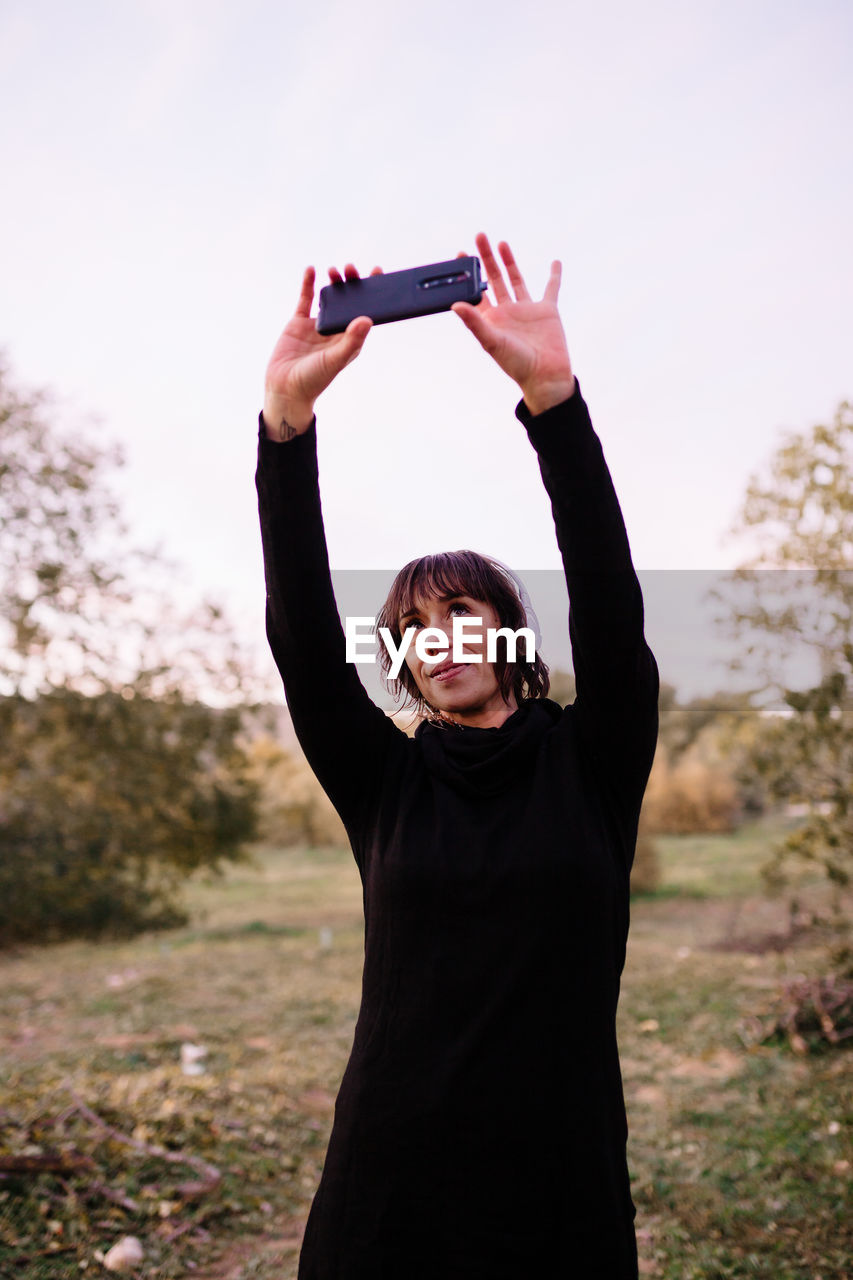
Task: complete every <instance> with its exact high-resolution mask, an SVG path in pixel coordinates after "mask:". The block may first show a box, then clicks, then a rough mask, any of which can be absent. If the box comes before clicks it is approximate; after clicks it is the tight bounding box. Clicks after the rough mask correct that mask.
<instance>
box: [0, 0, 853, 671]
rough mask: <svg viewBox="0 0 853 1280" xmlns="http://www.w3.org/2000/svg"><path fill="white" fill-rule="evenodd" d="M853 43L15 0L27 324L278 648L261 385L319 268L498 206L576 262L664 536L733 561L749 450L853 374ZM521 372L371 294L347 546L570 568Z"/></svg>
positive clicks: (537, 263) (572, 282)
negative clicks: (266, 623)
mask: <svg viewBox="0 0 853 1280" xmlns="http://www.w3.org/2000/svg"><path fill="white" fill-rule="evenodd" d="M851 47H853V10H852V9H851V8H850V6H849V5H848V4H845V3H841V2H838V3H835V2H829V0H813V2H812V3H809V4H808V5H807V4H805V3H804V2H800V3H791V2H788V0H719V2H717V3H712V2H711V0H700V2H698V3H684V2H681V3H669V2H668V0H663V2H662V0H650V3H649V4H647V5H645V6H638V5H635V4H633V3H627V2H625V0H601V2H599V3H596V4H594V5H593V4H590V3H583V4H580V3H573V2H572V0H568V2H566V0H562V2H561V3H550V2H548V3H546V2H543V0H532V2H531V3H527V4H525V5H524V6H512V9H511V10H510V9H509V7H507V8H505V9H502V8H501V6H499V5H497V4H495V3H494V2H491V3H485V2H481V0H472V2H470V3H466V2H465V0H455V3H453V4H451V3H449V2H448V0H437V2H435V3H433V4H431V5H430V6H428V7H425V6H422V5H418V6H414V5H412V6H407V5H403V4H400V3H399V2H398V3H393V2H392V0H365V2H364V3H361V4H353V3H352V2H351V0H347V2H346V3H344V2H343V0H340V2H339V0H332V2H330V3H319V2H318V3H314V4H311V5H305V4H304V3H303V4H296V3H292V2H290V0H278V2H277V3H275V4H273V3H270V2H269V0H240V3H235V2H231V0H120V2H119V3H116V2H115V0H112V2H111V3H107V2H106V0H77V2H76V3H75V4H73V5H69V4H66V3H57V2H45V0H26V2H25V3H24V2H23V0H0V160H2V172H3V177H4V198H3V200H2V202H0V299H2V306H0V347H2V348H3V349H5V352H6V355H7V357H8V359H9V361H10V363H11V367H12V371H13V376H14V377H15V379H16V380H17V381H18V382H19V383H20V384H22V385H24V386H50V387H51V388H53V390H54V392H55V393H56V395H57V397H58V401H59V404H58V408H57V411H56V412H57V417H58V420H59V421H60V424H62V423H65V424H66V425H68V427H69V428H70V429H75V430H80V431H91V432H93V433H95V434H97V436H98V438H102V439H104V440H110V441H118V442H120V443H121V444H122V446H123V448H124V451H125V454H126V458H127V463H126V466H125V468H124V470H123V472H122V474H121V476H120V478H119V481H118V487H119V489H120V492H121V495H122V501H123V504H124V508H125V512H126V515H127V517H128V519H129V521H130V523H131V526H132V528H133V530H134V536H135V538H136V540H137V541H138V542H141V543H145V544H149V543H157V544H159V545H161V546H162V548H163V550H164V552H165V553H166V554H167V555H168V556H169V557H170V558H171V559H173V560H175V561H177V562H179V563H180V564H181V565H183V566H184V571H183V574H182V576H181V577H180V579H176V585H177V584H178V583H180V586H179V589H180V590H181V591H185V592H186V593H187V594H188V596H192V594H193V593H197V592H203V593H205V594H213V595H216V596H218V597H219V598H220V599H222V600H224V601H225V603H226V604H227V605H228V606H229V607H230V608H231V610H232V611H233V613H234V616H235V618H236V619H237V621H238V625H239V626H240V627H241V628H242V629H243V631H244V634H245V635H246V637H247V646H249V647H251V646H252V645H253V644H254V643H255V641H256V640H258V641H259V642H260V643H259V650H260V649H261V647H262V640H261V639H260V638H261V636H262V626H263V622H262V619H263V595H264V593H263V574H262V566H261V559H260V549H259V537H258V532H257V514H256V502H255V495H254V488H253V471H254V454H255V440H256V432H257V414H258V410H259V409H260V406H261V399H262V389H263V378H264V368H265V365H266V361H267V359H268V356H269V353H270V351H271V349H272V346H273V344H274V342H275V339H276V337H277V335H278V332H279V331H280V329H281V328H282V327H283V325H284V323H285V322H286V320H287V319H288V317H289V315H290V314H291V312H292V310H293V306H294V304H295V299H296V295H297V292H298V287H299V282H300V278H301V274H302V270H303V268H304V266H305V265H307V264H309V263H310V264H313V265H315V266H316V267H317V269H318V272H319V273H320V274H321V276H322V277H323V278H324V277H325V272H326V270H327V268H328V267H329V266H330V265H332V264H335V265H338V266H343V264H344V262H346V261H349V260H352V261H354V262H355V263H356V264H357V265H358V266H359V267H360V268H361V269H362V270H365V271H366V270H369V269H370V267H372V266H374V265H376V264H379V265H381V266H382V267H384V268H385V269H386V270H395V269H401V268H404V267H410V266H415V265H418V264H420V263H424V262H432V261H437V260H440V259H443V258H447V257H452V256H453V255H454V254H455V253H457V252H458V251H460V250H467V251H474V250H473V241H474V235H475V234H476V232H478V231H480V230H485V231H487V232H488V233H489V234H490V235H491V236H492V237H493V239H494V240H497V239H501V238H505V239H507V240H509V241H510V243H511V244H512V246H513V248H514V250H515V253H516V256H517V258H518V261H519V263H520V265H521V268H522V270H523V272H524V274H525V276H526V279H527V282H528V284H529V286H530V288H531V290H532V291H534V292H539V293H541V291H542V289H543V288H544V285H545V281H546V279H547V275H548V268H549V264H550V262H551V260H552V258H554V257H558V258H560V259H561V260H562V262H563V266H564V274H563V288H562V292H561V299H560V305H561V313H562V315H563V319H564V323H565V326H566V331H567V334H568V340H569V347H570V350H571V353H572V358H573V363H574V367H575V370H576V373H577V375H578V379H579V381H580V384H581V387H582V389H583V393H584V396H585V398H586V399H587V401H588V403H589V405H590V409H591V412H592V417H593V422H594V423H595V425H596V429H597V431H598V433H599V435H600V436H601V439H602V442H603V444H604V448H605V453H606V456H607V458H608V462H609V464H610V468H611V471H612V473H613V477H614V481H615V483H616V488H617V492H618V493H619V496H620V500H621V502H622V506H623V510H624V513H625V518H626V523H627V527H628V531H629V535H630V538H631V544H632V549H633V553H634V559H635V562H636V564H637V565H638V567H639V568H640V570H641V571H646V572H657V571H661V570H682V571H708V570H713V569H724V568H727V567H731V566H733V565H734V564H736V563H737V561H738V559H739V558H741V557H742V555H743V554H744V544H742V543H738V542H737V541H733V540H732V539H730V538H727V537H726V534H727V531H728V530H729V529H730V527H731V525H732V523H733V521H734V518H735V515H736V512H737V509H738V505H739V502H740V500H741V497H742V495H743V492H744V489H745V486H746V483H747V480H748V478H749V476H750V474H751V473H753V472H754V471H756V470H758V469H760V468H761V467H762V465H763V464H764V463H766V461H767V459H768V458H769V456H770V454H771V453H772V451H773V449H774V448H775V447H776V445H777V444H778V443H779V441H780V438H781V433H782V432H783V431H785V430H804V429H806V428H808V427H809V426H811V425H813V424H814V423H815V422H818V421H826V420H829V419H831V417H832V415H833V413H834V410H835V408H836V406H837V405H838V403H839V401H841V400H842V399H845V398H851V397H853V332H851V330H853V320H851V315H853V308H851V305H850V296H851V289H850V285H851V282H852V281H853V237H851V235H850V231H849V227H850V222H851V209H853V148H851V146H850V121H851V120H853V81H851V77H850V75H849V60H850V53H851ZM515 392H516V389H515V388H514V386H513V384H512V383H511V382H510V381H509V380H508V379H507V378H506V377H505V375H504V374H502V373H501V372H500V371H499V370H498V369H497V368H496V367H495V366H494V365H493V364H492V363H491V361H490V360H489V359H488V357H487V356H485V355H484V353H483V352H482V351H481V350H480V348H479V347H478V346H477V344H476V342H475V341H474V339H473V338H472V336H471V335H470V334H469V333H468V332H467V331H466V330H465V329H464V327H463V326H462V324H461V322H460V321H459V320H458V318H457V317H455V316H453V315H440V316H434V317H429V318H424V319H419V320H411V321H407V322H404V323H400V324H395V325H387V326H383V327H381V328H377V329H375V330H374V331H373V332H372V333H371V334H370V335H369V338H368V342H367V344H366V346H365V349H364V351H363V353H362V355H361V356H360V357H359V359H358V360H357V361H356V362H355V363H354V364H353V365H352V366H350V367H349V368H348V369H347V370H345V372H344V373H343V374H342V375H341V376H340V378H339V379H338V380H337V382H336V383H335V384H334V386H333V387H332V388H330V389H329V391H328V392H327V393H326V394H325V395H324V396H323V397H322V398H321V400H320V402H319V404H318V436H319V451H320V467H321V486H322V494H323V505H324V512H325V518H326V528H327V538H328V542H329V548H330V557H331V561H332V564H333V566H335V568H337V569H342V570H358V569H371V570H374V569H392V568H395V567H397V566H399V565H401V564H403V563H404V562H405V561H407V560H409V559H410V558H412V557H413V556H417V555H421V554H424V553H426V552H430V551H435V550H441V549H446V548H454V547H463V546H471V547H474V548H476V549H478V550H482V551H485V552H488V553H491V554H494V555H496V556H497V557H499V558H500V559H502V560H504V561H506V562H507V563H509V564H512V565H513V566H514V567H515V568H517V569H518V570H519V571H521V572H522V573H523V572H524V571H525V570H542V569H554V568H556V567H558V565H559V559H558V554H557V549H556V544H555V541H554V535H553V527H552V524H551V518H550V511H549V507H548V503H547V499H546V498H545V495H544V493H543V491H542V487H541V481H540V478H539V475H538V469H537V467H536V460H535V456H534V455H533V453H532V451H531V449H530V446H529V444H528V443H527V440H526V437H525V435H524V432H523V431H522V429H521V428H520V426H519V424H518V423H517V422H516V420H515V417H514V414H513V409H514V405H515V402H516V399H517V396H516V394H515ZM90 420H91V421H92V422H93V423H94V422H96V423H97V424H98V425H97V426H94V425H93V426H91V427H90V426H89V425H87V424H88V423H89V421H90ZM265 661H267V662H268V661H269V660H268V659H265Z"/></svg>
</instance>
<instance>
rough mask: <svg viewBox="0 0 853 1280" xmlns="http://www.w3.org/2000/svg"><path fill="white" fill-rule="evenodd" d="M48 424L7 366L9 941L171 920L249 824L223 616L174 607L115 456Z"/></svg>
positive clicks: (0, 586)
mask: <svg viewBox="0 0 853 1280" xmlns="http://www.w3.org/2000/svg"><path fill="white" fill-rule="evenodd" d="M53 417H54V411H53V407H52V405H51V402H50V400H49V398H48V396H47V395H46V394H45V393H44V392H34V393H24V392H21V391H19V390H18V389H17V388H16V387H15V386H14V385H13V382H12V379H11V378H10V375H9V371H8V367H7V366H6V364H5V363H4V362H2V361H0V524H2V539H0V592H2V599H3V608H2V615H0V903H2V906H0V945H2V944H4V943H5V944H8V943H9V942H11V941H15V940H21V939H27V938H36V937H38V938H45V937H47V936H61V935H63V934H65V935H67V934H70V933H75V932H85V933H90V934H91V933H105V932H117V931H124V932H126V931H128V930H129V929H132V928H138V927H141V926H142V925H146V924H151V923H163V922H165V921H167V920H174V919H176V918H177V917H178V916H179V914H180V913H179V912H178V910H177V908H176V906H175V904H174V890H175V888H176V885H177V883H178V881H179V880H180V878H181V877H182V876H184V875H186V874H187V873H188V872H189V871H191V870H193V869H194V868H196V867H198V866H217V865H219V864H220V862H221V861H222V859H224V858H234V857H238V856H240V847H241V845H242V843H243V842H244V841H245V840H246V839H247V838H249V837H250V836H251V835H252V834H253V831H254V826H255V814H256V788H255V786H254V784H253V783H252V782H251V780H250V778H249V776H248V772H247V770H248V761H247V759H246V756H245V752H244V750H243V747H242V745H241V738H240V715H239V713H238V711H237V710H236V709H235V705H234V704H236V703H239V701H240V699H241V698H242V696H243V695H244V694H245V691H246V687H247V673H246V670H245V666H244V664H243V663H242V662H241V660H240V657H239V653H238V650H237V644H236V640H235V638H234V636H233V634H232V631H231V629H230V627H229V625H228V622H227V619H226V618H225V616H224V613H223V611H222V610H221V609H220V608H218V607H217V606H216V605H215V604H212V603H210V602H206V603H202V604H201V605H199V606H197V607H196V608H194V609H193V610H192V611H191V612H190V613H186V612H182V611H181V610H179V609H178V608H177V607H176V606H175V604H174V602H173V600H172V599H171V596H170V580H171V578H172V572H171V569H170V567H169V566H167V565H166V564H165V563H164V562H163V560H162V559H161V558H159V557H158V556H156V555H152V554H149V553H143V552H140V551H137V550H136V549H135V548H133V547H132V546H131V545H130V543H129V540H128V537H127V533H126V530H125V528H124V526H123V524H122V522H121V519H120V515H119V508H118V503H117V502H116V500H115V497H114V495H113V494H112V492H111V490H110V487H109V484H108V475H109V472H110V470H111V469H112V468H113V467H115V466H116V465H118V464H119V463H120V458H119V456H118V454H117V452H116V451H115V450H113V449H110V448H105V447H103V446H100V445H98V444H96V443H93V442H92V441H91V440H89V439H87V438H85V437H84V436H81V434H80V433H79V432H75V433H73V434H72V433H69V432H62V431H61V430H59V429H58V428H57V427H56V426H55V424H54V421H53ZM214 694H215V695H216V698H217V700H218V701H219V702H220V704H223V703H229V702H230V703H231V704H232V705H231V709H227V707H225V708H224V707H223V706H222V705H220V706H218V707H217V706H211V705H210V699H211V697H212V695H214Z"/></svg>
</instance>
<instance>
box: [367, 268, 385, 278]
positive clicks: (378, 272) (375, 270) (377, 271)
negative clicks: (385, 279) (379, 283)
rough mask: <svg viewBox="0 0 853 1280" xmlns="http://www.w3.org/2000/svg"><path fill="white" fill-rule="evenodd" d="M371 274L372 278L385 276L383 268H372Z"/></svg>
mask: <svg viewBox="0 0 853 1280" xmlns="http://www.w3.org/2000/svg"><path fill="white" fill-rule="evenodd" d="M370 274H371V275H372V276H381V275H382V274H383V272H382V268H381V267H371V269H370Z"/></svg>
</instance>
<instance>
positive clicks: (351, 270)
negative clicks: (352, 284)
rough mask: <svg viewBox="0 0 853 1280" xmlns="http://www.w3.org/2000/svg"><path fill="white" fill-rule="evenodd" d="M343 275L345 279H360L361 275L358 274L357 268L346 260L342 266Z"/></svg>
mask: <svg viewBox="0 0 853 1280" xmlns="http://www.w3.org/2000/svg"><path fill="white" fill-rule="evenodd" d="M344 276H345V277H346V279H347V280H360V279H361V276H360V275H359V274H358V268H357V267H356V266H355V265H354V264H353V263H352V262H348V263H347V265H346V266H345V267H344Z"/></svg>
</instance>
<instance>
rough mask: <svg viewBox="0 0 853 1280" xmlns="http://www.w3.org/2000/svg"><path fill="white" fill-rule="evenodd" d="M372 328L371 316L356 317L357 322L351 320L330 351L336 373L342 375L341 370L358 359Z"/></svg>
mask: <svg viewBox="0 0 853 1280" xmlns="http://www.w3.org/2000/svg"><path fill="white" fill-rule="evenodd" d="M372 328H373V321H372V320H371V319H370V317H369V316H356V318H355V320H350V322H349V324H348V325H347V327H346V329H345V330H344V332H343V333H342V334H341V335H340V337H339V338H338V341H337V342H336V343H335V345H334V348H332V349H330V351H329V360H330V363H331V364H332V366H333V367H334V369H335V372H336V373H340V371H341V369H345V368H346V366H347V365H348V364H349V363H350V361H352V360H354V359H355V358H356V356H357V355H358V353H359V351H361V348H362V347H363V346H364V340H365V338H366V337H367V335H368V334H369V333H370V330H371V329H372Z"/></svg>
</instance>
